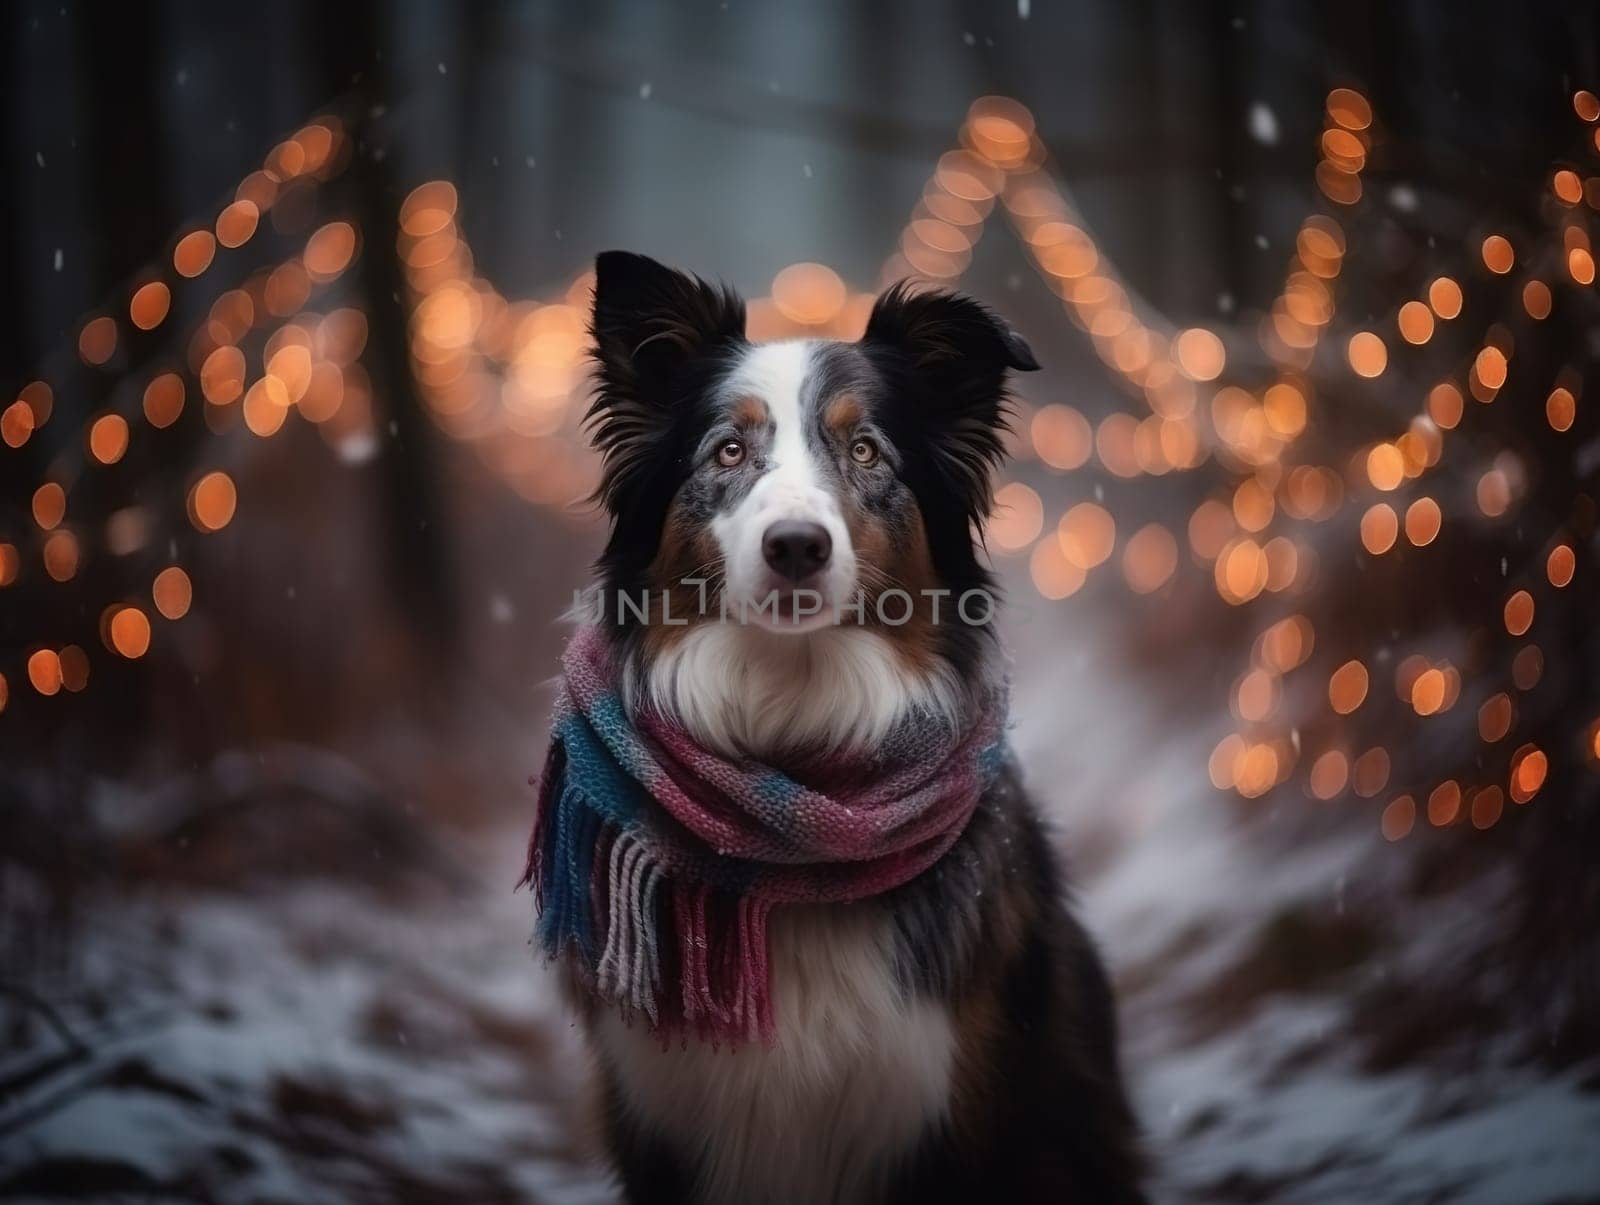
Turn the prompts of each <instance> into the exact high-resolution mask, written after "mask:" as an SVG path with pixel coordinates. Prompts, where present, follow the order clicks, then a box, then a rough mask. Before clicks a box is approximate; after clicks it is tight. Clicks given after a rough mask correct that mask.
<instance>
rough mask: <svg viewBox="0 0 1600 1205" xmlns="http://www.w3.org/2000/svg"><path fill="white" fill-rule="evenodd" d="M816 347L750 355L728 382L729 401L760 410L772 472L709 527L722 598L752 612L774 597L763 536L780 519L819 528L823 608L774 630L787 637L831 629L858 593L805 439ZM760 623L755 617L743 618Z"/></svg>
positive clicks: (839, 516) (840, 529) (766, 347)
mask: <svg viewBox="0 0 1600 1205" xmlns="http://www.w3.org/2000/svg"><path fill="white" fill-rule="evenodd" d="M817 346H818V345H817V344H816V343H815V342H814V341H811V340H805V339H801V340H796V341H793V342H789V343H762V344H757V345H756V346H754V347H752V348H750V350H749V351H747V352H746V353H745V356H744V359H743V360H742V361H741V362H740V363H739V364H738V366H737V367H735V368H734V370H733V372H732V373H731V374H729V377H728V381H727V384H726V386H725V388H726V390H727V391H728V395H729V396H730V397H744V396H749V397H753V398H757V399H759V400H760V401H761V402H763V403H765V405H766V407H767V414H768V415H769V417H770V418H771V420H772V424H773V432H772V443H771V445H770V446H769V448H768V449H767V459H768V461H769V465H770V467H769V468H768V469H767V471H766V472H765V473H763V474H762V476H761V478H760V480H758V481H757V482H756V483H755V485H754V486H753V487H752V488H751V490H750V492H749V493H748V494H746V495H745V496H744V497H743V498H742V499H741V500H740V502H739V504H738V506H736V507H735V508H734V509H733V511H732V512H731V513H729V514H726V515H718V516H717V517H716V518H715V519H713V520H712V521H711V533H712V535H713V536H714V537H715V538H716V540H717V543H718V545H719V546H720V548H721V550H722V557H723V566H724V569H725V573H726V587H725V588H726V590H727V593H728V595H729V598H730V602H731V604H733V605H738V604H739V603H740V602H744V603H747V604H751V605H753V604H756V603H759V602H760V601H761V599H762V598H763V597H765V595H766V593H767V591H768V590H770V589H772V587H773V584H774V583H773V581H772V575H771V573H770V572H769V571H768V569H767V564H766V559H765V557H764V556H763V554H762V549H761V545H762V538H763V536H764V535H765V534H766V530H767V528H768V527H770V526H771V525H772V524H773V523H776V522H777V521H778V520H780V519H802V520H807V521H809V522H813V523H820V524H821V525H822V526H823V527H824V528H825V529H826V530H827V532H828V535H829V537H830V538H831V539H832V541H833V554H832V556H831V557H830V559H829V562H828V567H827V569H826V570H824V571H823V573H822V574H821V581H820V582H819V583H817V586H816V589H817V590H818V592H819V593H820V594H821V595H822V596H823V597H822V603H823V606H822V608H821V610H820V611H819V613H818V614H817V615H816V616H814V617H813V618H812V620H811V622H810V623H802V624H796V623H793V622H789V621H786V622H783V623H780V624H775V625H773V626H775V627H777V628H778V629H780V630H783V631H787V632H791V633H792V632H796V631H805V630H807V629H808V628H816V627H819V626H821V625H822V624H824V623H827V622H831V615H832V608H833V607H835V606H839V605H842V604H845V603H847V602H849V600H850V595H851V593H852V592H853V591H854V589H855V585H856V563H855V552H854V550H853V548H852V547H851V544H850V531H849V529H848V528H847V527H846V526H845V522H844V515H843V513H842V512H841V510H840V508H839V501H838V499H837V498H835V497H834V496H833V493H832V492H831V491H830V490H829V489H828V488H827V485H826V481H827V477H826V476H825V474H823V472H822V471H821V466H820V465H818V464H817V463H816V459H815V457H816V452H815V450H814V449H813V448H812V447H811V445H810V443H809V441H807V439H806V415H805V406H804V402H803V394H804V388H805V381H806V376H807V375H808V374H809V373H810V371H811V367H812V362H813V358H814V353H815V350H816V348H817ZM744 614H746V615H748V616H749V617H750V618H752V619H753V620H754V621H755V622H758V623H759V622H763V620H764V616H763V614H762V613H761V612H759V611H746V612H745V613H744Z"/></svg>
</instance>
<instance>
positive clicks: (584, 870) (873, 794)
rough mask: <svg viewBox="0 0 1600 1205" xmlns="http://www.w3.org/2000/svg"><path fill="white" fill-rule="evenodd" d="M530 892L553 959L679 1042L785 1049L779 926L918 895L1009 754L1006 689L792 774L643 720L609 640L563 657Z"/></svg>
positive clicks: (596, 634)
mask: <svg viewBox="0 0 1600 1205" xmlns="http://www.w3.org/2000/svg"><path fill="white" fill-rule="evenodd" d="M562 671H563V673H562V684H561V691H560V695H559V697H558V699H557V701H556V709H555V717H554V723H553V731H552V736H551V745H550V752H549V755H548V757H547V759H546V761H545V767H544V773H543V774H542V775H541V776H540V779H539V802H538V812H537V816H536V819H535V821H534V827H533V834H532V836H531V837H530V839H529V842H528V864H527V869H526V871H525V872H524V876H523V880H522V882H523V883H531V884H532V885H533V888H534V893H535V899H536V901H537V906H538V911H539V922H538V928H537V936H538V940H539V942H540V943H541V944H542V945H543V947H544V949H545V951H546V953H547V954H549V955H550V956H551V957H557V956H560V955H563V954H567V953H570V954H571V955H572V957H573V958H574V960H575V963H576V966H577V968H578V970H579V972H580V975H581V978H582V980H583V982H584V983H585V985H586V986H587V988H588V990H589V991H591V992H592V993H593V994H594V995H595V996H596V997H598V998H599V999H601V1000H605V1001H609V1002H612V1003H615V1004H617V1005H620V1006H621V1007H622V1009H623V1010H624V1012H626V1013H628V1014H629V1015H631V1016H642V1017H644V1018H647V1019H648V1021H649V1023H650V1025H651V1026H652V1027H653V1028H656V1029H658V1030H660V1031H662V1032H664V1033H674V1032H680V1033H689V1032H693V1033H697V1034H699V1035H700V1036H702V1037H705V1038H708V1039H710V1040H713V1041H722V1040H726V1041H733V1042H738V1041H765V1042H770V1041H772V1040H773V1039H774V1036H775V1030H774V1025H773V1016H772V992H771V984H770V977H769V973H768V966H767V918H768V915H769V913H770V912H771V910H772V908H773V907H774V906H775V905H779V904H801V903H844V902H848V901H851V900H861V899H866V898H868V897H870V896H875V895H879V894H881V893H883V892H885V891H890V890H892V889H893V888H896V887H899V886H900V885H901V884H903V883H906V882H909V881H910V880H911V879H913V878H915V877H916V876H917V875H919V874H921V873H922V872H923V871H924V870H926V869H928V867H930V866H932V865H933V864H934V863H935V862H937V861H938V860H939V858H940V857H942V856H943V855H944V853H945V852H946V851H947V850H948V849H949V848H950V847H951V846H952V845H953V844H955V842H956V839H957V838H959V837H960V836H961V833H962V830H963V829H964V828H965V827H966V824H967V821H968V819H969V818H970V817H971V816H972V813H973V810H974V808H975V807H976V806H977V803H978V799H979V797H980V796H981V795H982V794H983V792H984V790H985V788H986V787H987V786H988V784H989V783H991V782H992V781H993V780H994V777H995V775H996V774H997V773H998V772H999V770H1000V767H1001V765H1002V763H1003V761H1004V759H1005V756H1006V752H1005V740H1004V717H1005V706H1004V697H1003V694H1000V693H998V692H997V694H996V697H995V698H994V699H993V700H991V701H990V704H989V705H988V706H987V707H985V708H983V709H981V710H980V711H979V712H978V714H977V715H976V716H975V717H974V719H973V720H972V722H971V723H970V725H969V726H968V727H967V729H966V730H965V731H963V732H959V733H952V732H950V730H949V727H948V725H945V724H940V723H938V722H936V721H933V720H931V719H927V718H916V719H911V720H907V721H906V722H904V723H902V724H901V725H900V726H899V727H898V728H897V729H896V730H895V731H894V732H893V733H892V734H891V736H890V737H889V738H888V740H886V741H885V742H884V744H883V747H882V748H880V749H879V750H878V751H877V752H876V753H875V754H870V755H861V756H856V757H853V758H852V757H848V756H838V755H834V756H829V757H827V758H822V757H807V758H802V759H799V760H796V761H795V762H793V763H791V764H786V765H785V766H784V768H783V769H778V768H776V767H773V766H770V765H763V764H761V763H758V762H753V761H744V760H739V761H732V760H729V759H727V758H724V757H722V756H719V755H718V754H715V753H712V752H710V751H709V750H706V749H703V748H701V747H700V746H699V745H697V744H695V742H694V741H693V740H691V739H690V738H689V736H688V735H687V734H686V733H685V732H684V731H683V730H682V729H681V728H679V727H677V726H676V725H674V724H673V723H671V722H670V721H668V720H667V719H665V718H664V717H662V716H661V715H660V714H658V713H655V712H653V711H649V710H645V711H643V712H641V713H640V714H638V715H637V716H636V717H634V718H632V719H630V717H629V716H628V715H627V713H626V712H625V710H624V708H623V704H622V699H621V696H620V694H619V690H618V675H617V667H616V665H615V664H614V659H613V658H612V656H611V654H610V649H609V647H608V644H607V641H606V639H605V637H604V635H603V634H602V633H601V632H600V630H599V629H597V628H593V627H587V628H583V629H581V630H580V631H579V633H578V634H577V635H576V636H575V637H574V638H573V639H572V640H571V642H570V643H569V644H568V646H567V651H566V655H565V656H564V657H563V658H562Z"/></svg>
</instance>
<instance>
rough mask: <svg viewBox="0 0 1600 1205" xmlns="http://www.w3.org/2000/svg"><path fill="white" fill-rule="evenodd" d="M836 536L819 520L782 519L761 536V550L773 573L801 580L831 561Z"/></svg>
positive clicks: (795, 580) (792, 579) (794, 580)
mask: <svg viewBox="0 0 1600 1205" xmlns="http://www.w3.org/2000/svg"><path fill="white" fill-rule="evenodd" d="M832 553H833V537H832V536H830V535H829V534H828V529H827V528H825V527H823V526H822V524H820V523H806V522H803V521H802V520H799V519H782V520H780V521H778V522H777V523H774V524H773V525H772V526H771V527H769V528H767V532H766V534H765V535H764V536H762V537H761V554H762V555H763V556H765V557H766V558H767V564H768V565H770V566H772V570H773V572H774V573H779V574H781V575H783V576H784V577H786V578H788V579H789V580H790V581H792V582H802V581H804V580H805V579H806V578H808V577H810V576H811V575H812V574H813V573H815V572H816V571H817V570H818V569H821V568H822V567H823V566H824V565H826V564H827V563H828V557H829V556H830V555H832Z"/></svg>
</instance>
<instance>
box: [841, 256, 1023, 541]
mask: <svg viewBox="0 0 1600 1205" xmlns="http://www.w3.org/2000/svg"><path fill="white" fill-rule="evenodd" d="M861 345H862V349H863V350H864V351H866V352H867V353H868V354H869V355H871V356H872V357H873V358H874V359H875V360H877V361H878V362H879V364H880V365H882V366H883V367H884V368H885V369H886V370H888V372H889V373H890V374H891V375H892V376H893V377H894V379H895V380H896V381H897V382H898V384H899V386H900V389H901V391H902V392H903V394H904V395H905V397H906V399H907V401H908V402H909V403H910V406H911V412H910V414H908V416H907V420H908V423H910V424H913V425H914V426H915V428H916V431H915V433H916V435H918V436H919V437H920V440H921V441H924V446H926V447H927V448H928V449H929V452H930V455H929V457H928V461H929V464H930V467H931V468H932V470H933V471H934V473H935V474H936V475H937V476H938V478H939V479H940V480H939V482H938V484H939V486H940V487H941V488H942V489H944V490H948V491H951V492H952V493H953V495H954V496H957V497H959V498H960V499H961V500H962V502H963V508H964V509H965V510H966V511H967V514H968V517H969V518H970V519H972V520H973V521H975V522H981V521H982V519H983V518H984V517H985V516H986V515H987V513H988V510H989V504H990V488H991V486H990V475H991V471H992V470H993V469H994V467H995V466H996V465H997V464H998V463H999V462H1000V460H1001V458H1002V456H1003V455H1004V449H1003V445H1002V443H1001V437H1002V436H1003V434H1004V433H1005V429H1006V424H1005V420H1006V373H1007V371H1008V370H1011V369H1016V370H1019V371H1022V372H1033V371H1034V370H1036V369H1037V368H1038V367H1039V362H1038V361H1037V360H1035V359H1034V358H1033V352H1032V350H1030V349H1029V347H1028V345H1027V343H1026V342H1025V341H1024V340H1023V338H1022V336H1021V335H1019V334H1017V333H1016V332H1015V331H1013V330H1012V329H1011V328H1010V327H1009V326H1007V325H1006V324H1005V322H1004V321H1002V320H1001V319H1000V318H999V316H998V315H996V314H995V313H994V312H993V311H992V310H990V309H989V308H988V307H987V306H985V305H983V304H981V303H979V302H977V301H974V300H972V298H970V297H963V296H961V295H960V294H957V293H948V292H944V291H941V290H928V291H913V290H912V288H911V287H910V286H908V285H907V284H905V283H901V284H898V285H895V286H894V287H893V288H891V289H890V290H889V291H888V292H886V293H884V294H883V296H881V297H879V298H878V302H877V304H876V305H874V306H873V307H872V316H871V317H870V318H869V319H868V320H867V331H866V334H865V335H863V336H862V338H861Z"/></svg>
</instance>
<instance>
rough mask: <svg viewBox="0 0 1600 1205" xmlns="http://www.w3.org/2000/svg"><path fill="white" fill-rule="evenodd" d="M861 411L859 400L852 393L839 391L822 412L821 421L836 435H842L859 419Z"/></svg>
mask: <svg viewBox="0 0 1600 1205" xmlns="http://www.w3.org/2000/svg"><path fill="white" fill-rule="evenodd" d="M862 413H863V412H862V409H861V402H860V401H859V400H858V399H857V398H856V396H855V395H854V394H851V393H841V394H840V395H839V396H838V397H836V398H834V399H833V401H831V402H829V403H828V408H827V409H826V410H825V411H823V413H822V421H823V422H825V423H827V424H828V427H829V429H830V430H832V431H833V432H834V433H835V434H836V435H843V434H844V433H845V432H846V431H848V430H850V428H851V427H853V426H855V425H856V424H857V423H859V422H860V421H861V415H862Z"/></svg>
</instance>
